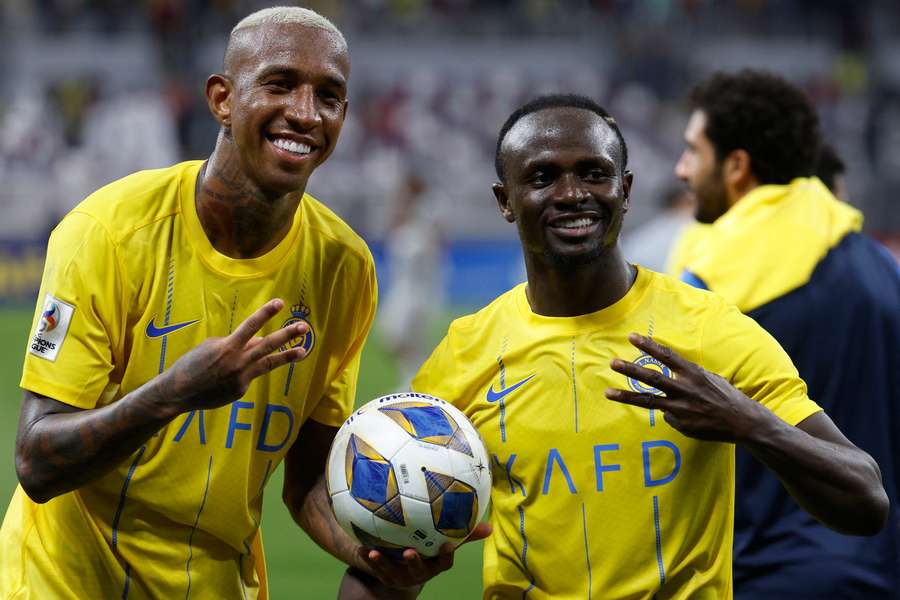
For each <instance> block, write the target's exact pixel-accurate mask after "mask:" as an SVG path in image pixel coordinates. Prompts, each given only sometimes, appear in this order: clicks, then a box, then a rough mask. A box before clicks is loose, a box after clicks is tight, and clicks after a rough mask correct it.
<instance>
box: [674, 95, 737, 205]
mask: <svg viewBox="0 0 900 600" xmlns="http://www.w3.org/2000/svg"><path fill="white" fill-rule="evenodd" d="M684 145H685V148H684V151H683V152H682V153H681V157H680V158H679V159H678V163H677V164H676V165H675V175H677V176H678V178H679V179H681V180H682V181H685V182H687V184H688V185H689V186H690V188H691V190H692V191H693V192H694V195H695V196H696V198H697V208H696V211H695V214H694V216H695V218H696V219H697V220H698V221H700V222H701V223H712V222H714V221H715V220H716V219H718V218H719V217H721V216H722V215H724V214H725V213H726V212H727V211H728V208H729V206H730V204H729V200H728V191H727V189H726V186H725V178H724V175H723V172H722V161H720V160H718V158H717V157H716V149H715V147H714V146H713V143H712V142H711V141H710V139H709V138H708V137H707V136H706V114H705V113H704V112H703V111H700V110H696V111H694V112H693V114H691V117H690V119H689V120H688V124H687V127H686V128H685V131H684Z"/></svg>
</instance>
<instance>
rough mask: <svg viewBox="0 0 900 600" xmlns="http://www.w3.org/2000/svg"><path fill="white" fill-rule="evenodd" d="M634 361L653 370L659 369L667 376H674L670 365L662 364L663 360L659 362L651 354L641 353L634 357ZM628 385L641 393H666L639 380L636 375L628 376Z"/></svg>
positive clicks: (658, 394)
mask: <svg viewBox="0 0 900 600" xmlns="http://www.w3.org/2000/svg"><path fill="white" fill-rule="evenodd" d="M633 362H634V364H636V365H638V366H639V367H644V368H645V369H651V370H653V371H659V372H660V373H662V374H663V375H665V376H666V377H670V378H671V377H672V371H671V369H669V367H667V366H666V365H664V364H662V363H661V362H659V361H658V360H656V359H655V358H653V357H652V356H650V355H649V354H641V355H640V356H638V357H637V358H636V359H634V361H633ZM628 387H630V388H631V389H632V390H634V391H635V392H638V393H639V394H655V395H657V396H663V395H664V394H663V393H662V392H661V391H659V390H658V389H656V388H655V387H653V386H649V385H647V384H646V383H644V382H642V381H638V380H637V379H635V378H634V377H629V378H628Z"/></svg>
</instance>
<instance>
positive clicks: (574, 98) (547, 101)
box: [494, 94, 628, 181]
mask: <svg viewBox="0 0 900 600" xmlns="http://www.w3.org/2000/svg"><path fill="white" fill-rule="evenodd" d="M547 108H582V109H584V110H589V111H591V112H592V113H595V114H597V115H599V116H600V118H601V119H603V120H604V121H605V122H606V124H607V125H609V126H610V127H611V128H612V130H613V131H614V132H615V134H616V137H617V138H618V139H619V146H621V148H622V170H623V171H624V170H625V167H626V166H627V165H628V147H627V146H626V145H625V138H624V137H622V132H621V131H619V125H618V123H616V120H615V119H614V118H612V116H611V115H610V114H609V113H608V112H606V110H605V109H604V108H603V107H602V106H600V105H599V104H597V103H596V102H594V101H593V100H591V99H590V98H588V97H587V96H581V95H579V94H547V95H544V96H538V97H537V98H534V99H533V100H529V101H528V102H526V103H525V104H523V105H522V106H520V107H519V108H517V109H516V110H514V111H513V113H512V114H511V115H509V118H507V119H506V122H505V123H503V127H501V128H500V134H499V135H498V136H497V148H496V150H495V151H494V168H495V169H496V170H497V177H499V178H500V181H505V179H504V172H503V161H502V160H501V157H500V148H501V147H502V146H503V140H504V139H506V134H507V133H509V130H510V129H512V127H513V125H515V124H516V123H518V122H519V119H521V118H522V117H524V116H525V115H529V114H531V113H534V112H538V111H540V110H544V109H547Z"/></svg>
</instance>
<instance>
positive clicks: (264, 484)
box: [259, 458, 272, 493]
mask: <svg viewBox="0 0 900 600" xmlns="http://www.w3.org/2000/svg"><path fill="white" fill-rule="evenodd" d="M271 468H272V459H271V458H270V459H269V462H267V463H266V472H265V473H263V477H262V481H260V482H259V492H260V493H262V491H263V488H264V487H266V479H268V477H269V470H270V469H271Z"/></svg>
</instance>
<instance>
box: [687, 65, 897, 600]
mask: <svg viewBox="0 0 900 600" xmlns="http://www.w3.org/2000/svg"><path fill="white" fill-rule="evenodd" d="M691 105H692V108H693V112H692V114H691V115H690V119H689V121H688V123H687V127H686V130H685V133H684V141H685V145H686V148H685V150H684V152H683V154H682V156H681V158H680V159H679V161H678V164H677V166H676V168H675V172H676V174H677V175H678V176H679V177H680V178H682V179H683V180H685V181H686V182H688V184H689V185H690V186H691V188H692V189H693V190H694V193H695V194H696V196H697V219H698V220H699V221H701V222H702V223H708V224H710V225H709V226H708V230H707V232H706V234H705V236H704V237H705V239H704V241H703V250H702V252H698V253H695V255H694V256H693V257H692V258H690V259H689V260H688V261H687V264H686V266H685V268H684V270H683V273H682V279H683V280H684V281H686V282H688V283H690V284H692V285H695V286H697V287H701V288H704V289H709V290H712V291H714V292H717V293H719V294H721V295H722V296H723V297H724V298H725V299H726V300H727V301H729V302H731V303H733V304H735V305H736V306H737V307H738V308H739V309H741V311H743V312H744V313H746V314H748V315H749V316H751V317H753V318H754V319H755V320H756V321H757V322H758V323H759V324H760V325H762V326H763V327H764V328H765V329H766V330H768V331H769V333H771V334H772V335H773V336H774V337H775V338H776V339H777V340H778V341H779V342H780V343H781V345H782V346H783V347H784V348H785V350H787V352H788V354H789V355H790V356H791V358H792V359H793V361H794V364H795V365H796V366H797V368H798V370H799V372H800V376H801V377H802V378H803V379H804V380H805V381H806V383H807V385H808V386H809V394H810V397H812V398H815V399H816V401H817V402H818V403H819V404H820V405H821V406H822V407H823V408H824V409H825V411H826V412H827V413H828V414H829V415H830V416H831V417H832V419H833V420H834V422H835V424H836V425H837V426H838V427H839V428H840V429H841V431H842V432H843V433H844V434H845V435H846V436H847V437H848V438H849V439H850V440H851V441H852V442H853V443H855V444H857V445H858V446H859V447H860V448H862V449H863V450H865V451H866V452H868V453H869V454H870V455H872V457H874V458H875V460H876V461H877V462H878V464H879V465H880V467H881V475H882V480H883V483H884V487H885V490H886V491H887V494H888V497H889V498H890V501H891V512H890V517H889V525H888V527H886V528H885V530H884V531H882V532H881V533H879V534H878V535H876V536H874V537H871V538H863V537H853V536H847V535H842V534H840V533H836V532H835V531H832V530H830V529H828V528H827V527H825V526H824V525H823V524H821V523H819V522H817V521H816V519H814V518H813V517H812V516H811V515H810V514H809V513H808V512H806V511H804V510H803V508H802V507H801V506H799V505H798V504H797V503H795V502H793V501H792V500H791V498H790V496H789V494H788V490H789V489H790V485H789V484H788V483H787V482H785V485H782V483H780V482H779V480H778V478H777V477H776V476H775V475H774V474H772V473H771V472H769V471H768V470H767V469H765V468H764V467H763V466H762V465H760V464H759V463H758V462H757V461H755V460H754V459H753V457H752V456H751V455H750V453H748V452H746V451H744V450H742V449H740V448H738V452H737V474H738V476H737V480H736V485H737V496H736V505H735V543H734V578H735V581H734V583H735V597H736V598H740V599H746V600H751V599H754V600H755V599H759V598H772V599H785V600H787V599H791V600H797V599H810V600H812V599H820V598H841V599H851V600H852V599H859V600H868V599H872V598H895V597H897V596H898V594H900V535H898V526H900V523H898V507H897V501H898V499H900V492H898V483H900V482H898V468H900V465H898V460H900V458H898V457H900V394H898V390H900V369H898V365H897V357H898V356H900V275H898V271H897V268H896V266H895V265H894V264H892V261H891V259H890V258H889V257H888V255H887V253H886V252H885V251H884V249H883V248H882V247H880V246H879V245H878V244H877V243H876V242H874V241H873V240H871V239H869V238H868V237H867V236H866V235H864V234H862V233H861V227H862V221H863V216H862V214H861V213H860V212H859V211H858V210H856V209H855V208H853V207H851V206H849V205H847V204H845V203H843V202H840V201H838V200H837V199H836V198H835V197H834V195H833V194H832V193H831V192H830V191H829V190H828V188H827V187H825V185H823V184H822V182H821V181H819V180H818V179H816V178H815V177H812V175H813V173H814V170H815V168H816V160H817V157H818V155H819V147H820V145H821V138H820V133H819V119H818V116H817V114H816V110H815V108H814V107H813V106H812V103H811V101H810V100H809V98H808V97H807V96H806V94H805V93H803V92H802V91H801V90H800V89H798V88H797V87H795V86H794V85H792V84H790V83H788V82H787V81H785V80H784V79H782V78H781V77H778V76H776V75H774V74H771V73H767V72H761V71H750V70H745V71H741V72H739V73H736V74H725V73H718V74H716V75H714V76H712V77H711V78H709V79H708V80H706V81H704V82H702V83H700V84H699V85H698V86H697V87H695V88H694V90H693V92H692V94H691ZM825 483H826V484H827V479H826V481H825ZM785 488H787V489H785ZM847 508H848V509H850V507H849V506H848V507H847Z"/></svg>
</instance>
